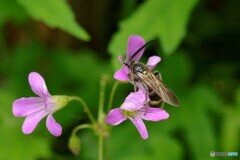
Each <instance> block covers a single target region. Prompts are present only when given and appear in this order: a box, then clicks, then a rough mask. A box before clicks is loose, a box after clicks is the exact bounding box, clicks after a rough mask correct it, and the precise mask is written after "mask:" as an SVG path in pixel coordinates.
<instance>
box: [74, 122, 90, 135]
mask: <svg viewBox="0 0 240 160" xmlns="http://www.w3.org/2000/svg"><path fill="white" fill-rule="evenodd" d="M85 128H92V129H93V126H92V125H91V124H81V125H79V126H77V127H75V128H74V129H73V131H72V135H74V134H76V133H77V131H79V130H81V129H85Z"/></svg>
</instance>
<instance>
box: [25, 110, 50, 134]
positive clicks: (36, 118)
mask: <svg viewBox="0 0 240 160" xmlns="http://www.w3.org/2000/svg"><path fill="white" fill-rule="evenodd" d="M46 115H47V112H46V111H45V110H42V111H40V112H35V113H33V114H31V115H29V116H27V118H26V119H25V121H24V123H23V126H22V131H23V133H25V134H29V133H32V132H33V130H34V129H35V128H36V126H37V124H38V123H39V122H40V121H41V120H42V119H43V118H44V117H45V116H46Z"/></svg>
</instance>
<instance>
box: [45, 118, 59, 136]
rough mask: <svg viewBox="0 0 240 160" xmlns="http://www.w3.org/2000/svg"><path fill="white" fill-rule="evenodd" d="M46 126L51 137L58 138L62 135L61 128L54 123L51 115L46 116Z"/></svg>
mask: <svg viewBox="0 0 240 160" xmlns="http://www.w3.org/2000/svg"><path fill="white" fill-rule="evenodd" d="M46 124H47V128H48V130H49V132H50V133H51V134H52V135H54V136H56V137H58V136H60V135H61V134H62V126H61V125H60V124H59V123H58V122H56V120H55V119H54V118H53V116H52V114H49V115H48V117H47V122H46Z"/></svg>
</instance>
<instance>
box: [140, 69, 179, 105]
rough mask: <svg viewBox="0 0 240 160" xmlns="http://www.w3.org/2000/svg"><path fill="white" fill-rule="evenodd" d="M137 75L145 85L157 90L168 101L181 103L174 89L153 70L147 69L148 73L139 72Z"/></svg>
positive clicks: (174, 103) (173, 103)
mask: <svg viewBox="0 0 240 160" xmlns="http://www.w3.org/2000/svg"><path fill="white" fill-rule="evenodd" d="M136 76H137V77H138V79H140V81H141V83H142V84H143V85H145V86H146V87H147V88H148V89H151V90H153V91H154V92H156V94H157V95H158V96H159V97H161V98H162V99H163V101H165V102H166V103H168V104H171V105H173V106H178V105H179V104H180V103H179V100H178V97H177V96H176V95H175V94H174V93H173V91H172V90H171V89H170V88H169V87H167V85H165V84H164V83H163V82H162V81H161V80H159V79H158V78H157V77H156V76H155V75H154V74H153V73H152V72H151V71H147V73H146V74H142V73H139V72H138V73H136Z"/></svg>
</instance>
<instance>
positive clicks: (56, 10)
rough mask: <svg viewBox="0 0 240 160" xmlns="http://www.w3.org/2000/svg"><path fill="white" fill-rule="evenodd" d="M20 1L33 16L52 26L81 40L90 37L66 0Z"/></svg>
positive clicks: (86, 39)
mask: <svg viewBox="0 0 240 160" xmlns="http://www.w3.org/2000/svg"><path fill="white" fill-rule="evenodd" d="M18 2H19V3H20V4H21V5H22V6H23V7H24V8H25V9H26V11H27V12H28V13H29V15H30V16H31V17H32V18H34V19H36V20H40V21H43V22H44V23H46V24H47V25H48V26H50V27H57V28H60V29H62V30H64V31H66V32H68V33H70V34H71V35H73V36H75V37H77V38H79V39H81V40H84V41H88V40H89V39H90V36H89V35H88V33H87V32H86V31H85V30H84V29H83V28H82V27H81V26H80V25H79V24H78V23H77V22H76V20H75V16H74V14H73V12H72V11H71V8H70V7H69V6H68V4H67V2H66V0H57V1H56V0H41V1H32V0H18Z"/></svg>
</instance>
